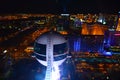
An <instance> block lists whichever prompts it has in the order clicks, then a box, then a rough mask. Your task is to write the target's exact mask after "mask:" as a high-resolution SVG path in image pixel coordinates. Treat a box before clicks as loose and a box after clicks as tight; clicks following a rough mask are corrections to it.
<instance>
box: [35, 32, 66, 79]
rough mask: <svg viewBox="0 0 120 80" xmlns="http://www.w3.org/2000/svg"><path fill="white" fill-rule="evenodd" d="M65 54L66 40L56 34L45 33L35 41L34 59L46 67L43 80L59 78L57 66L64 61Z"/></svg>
mask: <svg viewBox="0 0 120 80" xmlns="http://www.w3.org/2000/svg"><path fill="white" fill-rule="evenodd" d="M67 54H68V43H67V40H66V39H65V38H64V37H63V36H62V35H61V34H59V33H57V32H54V31H50V32H46V33H44V34H42V35H41V36H40V37H38V38H37V39H36V41H35V44H34V55H35V58H36V59H37V60H38V62H40V63H41V64H42V65H44V66H47V69H46V74H45V80H59V79H57V78H60V73H59V66H60V65H61V64H62V63H63V62H64V61H65V60H66V58H67ZM56 77H57V78H56Z"/></svg>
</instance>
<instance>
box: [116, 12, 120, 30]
mask: <svg viewBox="0 0 120 80" xmlns="http://www.w3.org/2000/svg"><path fill="white" fill-rule="evenodd" d="M116 31H120V12H119V14H118V23H117V28H116Z"/></svg>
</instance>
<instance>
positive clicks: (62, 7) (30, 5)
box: [0, 0, 120, 14]
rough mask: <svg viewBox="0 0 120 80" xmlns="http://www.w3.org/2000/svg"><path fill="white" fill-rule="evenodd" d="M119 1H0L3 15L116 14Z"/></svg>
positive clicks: (0, 11) (119, 8)
mask: <svg viewBox="0 0 120 80" xmlns="http://www.w3.org/2000/svg"><path fill="white" fill-rule="evenodd" d="M119 10H120V0H3V1H2V0H1V1H0V14H4V13H64V12H67V13H99V12H102V13H118V11H119Z"/></svg>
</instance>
